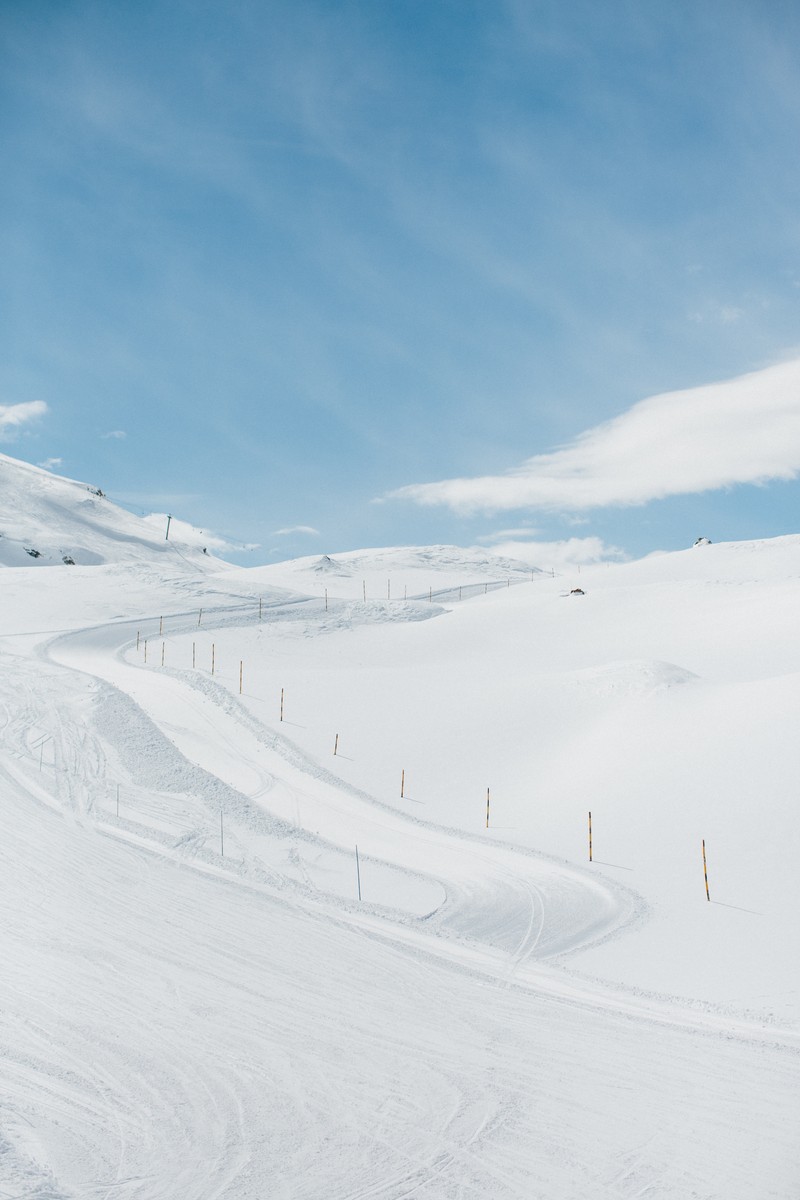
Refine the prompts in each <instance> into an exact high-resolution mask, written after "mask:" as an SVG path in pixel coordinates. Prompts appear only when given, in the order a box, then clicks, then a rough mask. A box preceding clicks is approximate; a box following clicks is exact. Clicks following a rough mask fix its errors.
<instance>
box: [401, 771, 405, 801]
mask: <svg viewBox="0 0 800 1200" xmlns="http://www.w3.org/2000/svg"><path fill="white" fill-rule="evenodd" d="M405 791H406V773H405V770H402V771H401V772H400V799H401V800H402V799H403V797H404V795H405Z"/></svg>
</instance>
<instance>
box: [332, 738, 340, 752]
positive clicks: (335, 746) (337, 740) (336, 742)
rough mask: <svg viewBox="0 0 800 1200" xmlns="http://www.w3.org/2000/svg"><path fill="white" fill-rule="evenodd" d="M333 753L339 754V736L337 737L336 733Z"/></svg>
mask: <svg viewBox="0 0 800 1200" xmlns="http://www.w3.org/2000/svg"><path fill="white" fill-rule="evenodd" d="M333 753H334V754H338V753H339V735H338V733H337V735H336V741H335V742H334V743H333Z"/></svg>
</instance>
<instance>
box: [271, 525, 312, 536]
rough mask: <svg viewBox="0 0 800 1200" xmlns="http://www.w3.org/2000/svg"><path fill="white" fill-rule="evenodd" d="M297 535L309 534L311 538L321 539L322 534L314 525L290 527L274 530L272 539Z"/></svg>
mask: <svg viewBox="0 0 800 1200" xmlns="http://www.w3.org/2000/svg"><path fill="white" fill-rule="evenodd" d="M295 533H304V534H308V536H309V537H320V536H321V534H320V532H319V530H318V529H315V528H314V526H313V525H288V526H287V527H286V529H273V531H272V534H271V535H270V536H271V537H290V536H291V535H292V534H295Z"/></svg>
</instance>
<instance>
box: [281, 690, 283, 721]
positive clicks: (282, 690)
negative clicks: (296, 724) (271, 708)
mask: <svg viewBox="0 0 800 1200" xmlns="http://www.w3.org/2000/svg"><path fill="white" fill-rule="evenodd" d="M281 720H283V688H281Z"/></svg>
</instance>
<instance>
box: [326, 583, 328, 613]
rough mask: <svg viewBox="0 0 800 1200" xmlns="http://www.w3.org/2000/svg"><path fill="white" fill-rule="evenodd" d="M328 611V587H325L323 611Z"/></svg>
mask: <svg viewBox="0 0 800 1200" xmlns="http://www.w3.org/2000/svg"><path fill="white" fill-rule="evenodd" d="M327 611H328V589H327V588H325V612H327Z"/></svg>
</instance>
